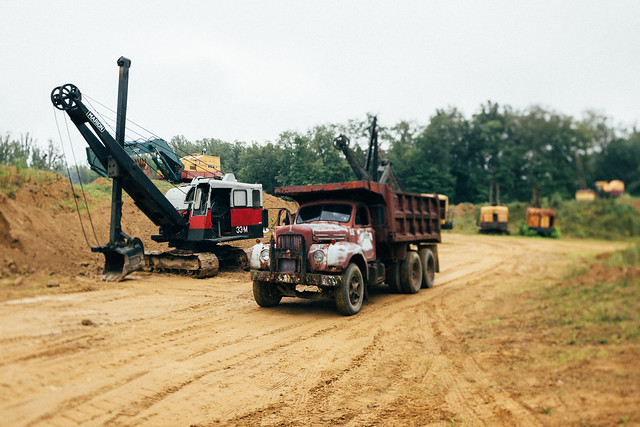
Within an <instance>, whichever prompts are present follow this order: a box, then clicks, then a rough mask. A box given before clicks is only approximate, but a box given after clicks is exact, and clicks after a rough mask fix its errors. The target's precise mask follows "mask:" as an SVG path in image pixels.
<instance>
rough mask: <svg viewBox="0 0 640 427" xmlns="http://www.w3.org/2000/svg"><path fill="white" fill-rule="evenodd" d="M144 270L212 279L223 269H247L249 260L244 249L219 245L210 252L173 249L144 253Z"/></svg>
mask: <svg viewBox="0 0 640 427" xmlns="http://www.w3.org/2000/svg"><path fill="white" fill-rule="evenodd" d="M144 258H145V269H146V270H148V271H151V272H154V273H171V274H180V275H184V276H191V277H195V278H198V279H204V278H207V277H213V276H215V275H216V274H218V270H219V269H220V267H221V266H222V268H223V269H243V270H244V269H247V268H248V265H249V259H248V257H247V253H246V251H245V250H244V249H240V248H236V247H233V246H228V245H221V246H217V247H216V248H215V251H211V252H204V251H203V252H193V251H188V250H184V249H174V250H171V251H167V252H159V251H152V252H145V253H144Z"/></svg>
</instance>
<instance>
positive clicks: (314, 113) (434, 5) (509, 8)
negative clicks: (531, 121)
mask: <svg viewBox="0 0 640 427" xmlns="http://www.w3.org/2000/svg"><path fill="white" fill-rule="evenodd" d="M0 52H1V55H2V64H1V65H0V84H1V85H2V92H1V95H0V134H2V135H4V134H6V133H7V132H10V133H11V134H12V135H13V136H16V137H17V136H19V135H20V134H23V133H26V132H29V133H30V134H31V135H32V136H34V137H35V138H36V139H37V141H38V142H39V143H40V144H41V145H44V144H46V141H47V140H48V139H50V138H52V139H53V140H54V141H55V142H59V140H60V138H59V137H58V131H57V128H56V123H55V120H54V114H53V110H52V106H51V102H50V99H49V96H50V92H51V90H52V89H53V88H54V87H55V86H58V85H61V84H64V83H74V84H75V85H77V86H78V87H79V88H80V91H81V92H82V93H83V94H87V95H89V96H91V97H92V98H94V99H96V100H98V101H100V102H102V103H104V104H106V105H108V106H110V107H111V108H112V109H114V110H115V107H116V100H117V86H118V67H117V65H116V60H117V59H118V58H119V57H120V56H125V57H127V58H129V59H131V61H132V66H131V69H130V75H129V76H130V81H129V106H128V118H129V119H131V120H133V121H135V122H136V123H138V124H140V125H142V126H144V127H145V128H146V129H149V130H150V131H152V132H153V133H155V134H157V135H160V136H161V137H163V138H164V139H166V140H170V139H171V137H173V136H175V135H179V134H182V135H184V136H185V137H186V138H187V139H189V140H192V141H193V140H196V139H201V138H205V137H214V138H220V139H223V140H227V141H234V140H243V141H247V142H251V141H257V142H260V143H262V142H264V141H267V140H270V141H274V140H275V139H276V138H277V137H278V135H279V133H280V132H282V131H285V130H298V131H305V130H307V129H308V128H310V127H312V126H314V125H316V124H323V123H333V122H346V121H347V120H348V119H354V118H364V117H365V114H366V113H367V112H369V113H373V114H378V116H379V117H378V118H379V121H380V123H381V124H383V125H392V124H395V123H397V122H398V121H400V120H408V121H416V122H419V123H421V124H426V123H428V119H429V117H430V116H431V115H432V114H433V113H434V112H435V110H436V109H437V108H446V107H449V106H454V107H458V108H459V109H460V110H461V111H462V112H463V113H464V114H465V115H466V116H467V117H470V116H471V114H473V113H475V112H477V111H478V109H479V106H480V104H482V103H484V102H486V101H487V100H489V99H490V100H492V101H496V102H498V103H500V104H508V105H510V106H512V107H514V108H516V109H524V108H526V107H528V106H531V105H534V104H536V105H541V106H542V107H544V108H548V109H551V110H554V111H557V112H559V113H563V114H568V115H573V116H575V117H581V116H582V114H583V112H584V111H585V110H587V109H592V110H597V111H598V112H600V113H602V114H605V115H607V116H609V117H610V118H611V119H612V124H622V125H627V126H630V125H634V124H637V123H638V122H639V121H640V120H639V119H640V83H639V81H638V80H639V78H640V1H635V0H627V1H624V0H616V1H605V0H602V1H589V0H562V1H558V0H555V1H551V0H548V1H529V0H522V1H518V0H501V1H487V0H483V1H472V0H468V1H450V0H449V1H445V0H442V1H427V0H424V1H419V0H415V1H408V0H407V1H402V0H398V1H391V0H389V1H348V0H334V1H322V0H315V1H303V0H290V1H284V0H281V1H268V0H262V1H258V0H251V1H242V0H230V1H213V0H211V1H188V0H184V1H180V2H178V1H175V2H170V1H134V0H130V1H120V0H118V1H103V2H99V3H98V2H90V1H41V0H38V1H32V0H3V1H2V3H1V4H0ZM71 134H72V138H73V141H74V146H77V147H80V148H84V146H85V143H84V140H83V139H82V138H81V137H80V135H79V134H78V132H77V131H76V130H75V128H73V129H72V130H71ZM65 138H66V136H65ZM135 138H136V136H135V135H134V136H132V137H131V138H130V139H135ZM212 154H213V153H212Z"/></svg>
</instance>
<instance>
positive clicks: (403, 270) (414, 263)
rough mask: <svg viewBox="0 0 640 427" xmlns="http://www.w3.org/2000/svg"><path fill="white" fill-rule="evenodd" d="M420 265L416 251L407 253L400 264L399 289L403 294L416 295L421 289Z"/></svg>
mask: <svg viewBox="0 0 640 427" xmlns="http://www.w3.org/2000/svg"><path fill="white" fill-rule="evenodd" d="M422 275H423V273H422V263H421V262H420V256H419V255H418V253H417V252H416V251H407V256H406V257H405V258H404V260H402V262H401V263H400V288H401V290H402V292H403V293H405V294H416V293H418V291H419V290H420V287H422Z"/></svg>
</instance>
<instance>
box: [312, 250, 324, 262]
mask: <svg viewBox="0 0 640 427" xmlns="http://www.w3.org/2000/svg"><path fill="white" fill-rule="evenodd" d="M313 260H314V261H315V262H316V264H320V263H321V262H322V261H324V252H322V251H315V252H314V253H313Z"/></svg>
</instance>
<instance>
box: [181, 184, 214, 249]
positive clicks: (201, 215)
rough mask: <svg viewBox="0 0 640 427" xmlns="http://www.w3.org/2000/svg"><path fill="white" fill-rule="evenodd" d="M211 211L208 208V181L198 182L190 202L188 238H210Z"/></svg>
mask: <svg viewBox="0 0 640 427" xmlns="http://www.w3.org/2000/svg"><path fill="white" fill-rule="evenodd" d="M210 234H211V211H210V210H209V183H202V184H198V186H197V187H196V189H195V192H194V195H193V202H192V203H191V217H190V218H189V234H188V238H187V239H188V240H203V239H207V238H210V237H211V236H210Z"/></svg>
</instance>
